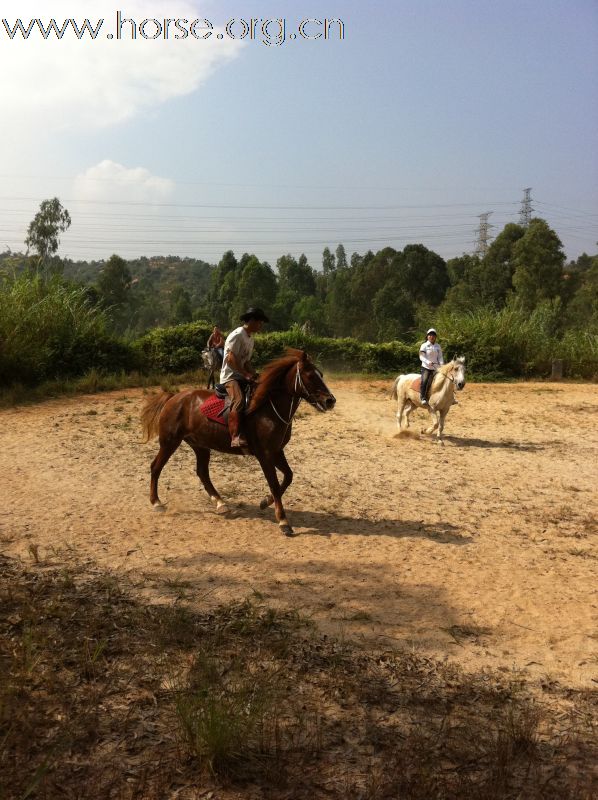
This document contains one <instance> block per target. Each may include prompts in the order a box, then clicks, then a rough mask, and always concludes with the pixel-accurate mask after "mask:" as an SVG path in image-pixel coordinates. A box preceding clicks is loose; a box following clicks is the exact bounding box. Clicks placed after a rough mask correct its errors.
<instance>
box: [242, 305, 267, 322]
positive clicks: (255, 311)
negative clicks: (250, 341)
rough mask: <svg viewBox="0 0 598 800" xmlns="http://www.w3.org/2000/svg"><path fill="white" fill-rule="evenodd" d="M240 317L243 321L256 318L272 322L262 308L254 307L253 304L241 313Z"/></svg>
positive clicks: (259, 320)
mask: <svg viewBox="0 0 598 800" xmlns="http://www.w3.org/2000/svg"><path fill="white" fill-rule="evenodd" d="M240 319H241V320H242V321H243V322H249V320H250V319H256V320H257V321H258V322H270V320H269V319H268V317H267V316H266V315H265V314H264V312H263V311H262V309H261V308H254V307H253V306H252V307H251V308H248V309H247V311H246V312H245V313H244V314H241V317H240Z"/></svg>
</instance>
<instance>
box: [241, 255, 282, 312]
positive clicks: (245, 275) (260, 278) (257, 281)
mask: <svg viewBox="0 0 598 800" xmlns="http://www.w3.org/2000/svg"><path fill="white" fill-rule="evenodd" d="M276 290H277V283H276V275H275V274H274V271H273V270H272V267H271V266H270V265H269V264H268V263H267V262H265V261H264V262H263V263H261V262H260V261H259V260H258V258H257V257H256V256H249V257H248V259H247V261H246V263H245V266H244V268H243V272H242V273H241V277H240V278H239V285H238V289H237V294H236V297H235V300H234V303H233V310H234V320H231V321H235V320H236V319H238V317H239V315H240V314H242V313H243V312H244V311H245V310H246V309H247V308H248V307H249V306H259V307H260V308H263V309H264V311H265V312H266V314H267V313H268V311H269V310H270V309H271V308H272V306H273V305H274V301H275V299H276Z"/></svg>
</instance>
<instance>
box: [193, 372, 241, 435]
mask: <svg viewBox="0 0 598 800" xmlns="http://www.w3.org/2000/svg"><path fill="white" fill-rule="evenodd" d="M239 385H240V386H241V391H242V392H243V397H244V400H245V402H244V408H245V409H246V408H248V407H249V403H250V401H251V395H252V394H253V383H252V382H251V381H246V380H239ZM230 406H231V401H230V397H229V396H228V394H227V392H226V386H225V385H224V384H223V383H217V384H216V386H215V387H214V394H213V395H211V396H210V397H208V398H207V400H204V402H203V403H202V404H201V406H200V407H199V410H200V412H201V413H202V414H203V415H204V417H207V418H208V419H210V420H212V422H217V423H218V424H219V425H228V415H229V412H230Z"/></svg>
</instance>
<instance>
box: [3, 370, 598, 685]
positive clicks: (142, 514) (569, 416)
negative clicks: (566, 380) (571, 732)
mask: <svg viewBox="0 0 598 800" xmlns="http://www.w3.org/2000/svg"><path fill="white" fill-rule="evenodd" d="M329 383H330V388H331V389H332V391H333V392H334V393H335V395H336V397H337V400H338V403H337V407H336V409H335V410H334V411H333V412H332V413H330V414H318V413H317V412H315V411H314V410H313V409H311V408H309V407H303V406H302V408H301V409H300V412H299V414H298V417H297V419H296V424H295V427H294V433H293V438H292V440H291V442H290V445H289V446H288V448H287V451H286V452H287V456H288V460H289V463H290V464H291V466H292V468H293V469H294V472H295V480H294V483H293V484H292V486H291V487H290V489H289V491H288V492H287V494H286V496H285V501H286V508H287V512H288V514H289V519H290V521H291V524H292V525H293V526H294V528H295V530H296V532H297V533H299V534H300V535H299V536H298V537H297V538H294V539H287V538H285V537H283V536H282V535H281V534H280V533H279V530H278V526H277V525H276V523H275V521H274V512H273V510H272V508H270V509H267V510H266V511H264V512H261V511H259V509H258V504H259V501H260V500H261V499H262V497H263V496H264V495H265V493H266V484H265V479H264V478H263V476H262V474H261V471H260V469H259V467H258V465H257V463H256V462H255V460H254V459H252V458H231V457H225V456H221V455H219V454H215V455H214V456H213V458H212V465H211V473H212V478H213V481H214V483H215V485H216V487H217V488H218V489H219V491H220V492H221V494H222V495H223V497H224V498H225V500H226V501H227V503H228V504H229V505H230V506H231V509H232V511H231V513H230V514H229V515H227V516H218V515H217V514H216V513H215V510H214V508H213V506H212V505H211V504H210V501H209V499H208V497H207V495H206V494H205V492H204V490H203V487H201V486H200V484H199V480H198V479H197V477H196V475H195V462H194V456H193V453H192V451H191V450H190V449H189V448H188V447H187V446H186V445H183V446H181V448H180V449H179V451H178V452H177V453H176V454H175V456H174V457H173V458H172V459H171V461H170V462H169V464H168V465H167V466H166V468H165V470H164V472H163V474H162V479H161V482H160V497H161V499H162V501H163V502H164V503H166V504H167V511H166V513H164V514H158V513H156V512H154V511H153V510H152V508H151V506H150V503H149V499H148V492H149V465H150V462H151V460H152V458H153V456H154V455H155V453H156V450H157V446H156V443H155V442H150V443H149V444H141V443H140V441H141V429H140V425H139V412H140V408H141V405H142V403H143V400H144V394H143V392H142V391H141V390H128V391H126V392H124V393H123V391H119V392H112V393H110V394H102V395H94V396H82V397H76V398H73V399H61V400H53V401H49V402H45V403H42V404H40V405H32V406H26V407H19V408H16V409H11V410H3V411H1V412H0V418H1V424H2V442H3V455H4V458H3V461H2V466H1V473H2V483H3V486H4V489H5V498H6V499H7V503H6V504H5V507H4V510H3V511H1V512H0V537H1V538H0V544H1V546H2V550H3V551H4V552H5V553H6V554H7V555H11V556H18V557H20V558H22V559H23V560H24V561H30V560H31V559H33V558H36V557H37V558H39V559H42V561H45V562H46V563H52V564H53V565H56V564H60V561H61V558H62V557H63V554H64V553H65V548H69V549H71V550H73V549H74V551H75V552H76V553H77V554H78V555H79V556H80V557H81V558H83V559H91V560H93V561H95V562H97V563H99V564H100V565H102V566H105V567H107V568H109V569H111V570H116V571H119V572H121V573H124V574H127V575H128V576H129V578H130V580H131V581H132V582H133V584H134V586H135V587H137V589H138V590H139V591H141V592H143V593H144V594H145V595H147V596H148V597H151V598H152V599H157V600H168V601H171V602H172V600H173V599H174V598H176V597H177V596H181V595H183V596H184V597H186V598H187V599H188V600H190V601H191V602H194V601H197V602H198V603H201V605H202V606H204V607H205V604H206V602H208V603H214V604H217V603H220V602H222V601H226V600H229V599H233V598H236V599H240V598H243V597H245V596H247V595H250V594H252V593H253V592H257V593H259V595H260V596H262V597H263V598H264V599H265V600H266V602H268V603H269V604H272V605H287V604H288V605H290V606H292V607H294V608H297V609H300V610H301V611H302V612H303V613H305V614H308V615H310V616H312V617H313V618H314V619H315V620H316V621H317V623H318V625H319V626H320V627H321V628H322V629H323V630H324V631H325V632H327V633H332V634H334V635H336V636H342V637H347V638H351V639H354V640H356V641H357V642H363V643H365V644H366V645H367V646H368V647H373V648H376V649H380V650H385V649H400V650H405V649H407V650H414V651H416V652H420V653H424V654H428V655H432V656H434V657H437V658H441V659H442V658H446V659H450V660H453V661H456V662H458V663H459V664H460V665H461V666H462V667H463V668H464V669H466V670H480V669H482V668H484V667H490V668H494V669H499V670H503V671H505V672H510V671H516V672H518V673H523V675H525V676H526V677H527V678H528V679H529V680H530V682H532V683H536V684H537V685H540V684H545V683H546V682H548V683H554V682H555V681H556V682H558V683H560V684H561V685H563V686H570V687H586V688H594V689H595V688H596V685H597V683H598V625H597V621H598V596H597V589H598V579H597V578H598V548H597V547H596V534H597V533H598V523H597V518H598V514H597V505H598V504H597V494H596V485H597V477H598V476H597V463H598V459H596V454H597V452H598V447H597V445H598V426H597V425H596V422H597V421H598V416H597V412H598V387H596V386H592V385H577V384H541V383H526V384H509V385H497V384H492V385H486V384H468V385H467V387H466V388H465V390H464V391H463V392H462V393H461V394H460V396H459V402H460V404H459V406H455V407H454V408H453V409H452V410H451V412H450V413H449V415H448V417H447V421H446V426H445V435H446V437H445V440H446V445H445V446H444V447H439V446H438V445H437V444H436V442H435V441H434V440H433V439H432V438H431V437H429V436H420V435H419V431H420V430H421V429H422V428H423V427H424V423H425V424H427V418H428V417H427V414H424V412H422V411H418V412H414V414H413V415H412V428H411V430H412V431H414V435H411V436H401V437H397V436H396V424H395V418H394V411H395V408H394V403H393V402H392V401H391V400H390V399H389V391H390V384H391V382H390V381H388V382H379V381H367V380H366V381H363V380H359V381H357V380H336V381H335V380H330V381H329Z"/></svg>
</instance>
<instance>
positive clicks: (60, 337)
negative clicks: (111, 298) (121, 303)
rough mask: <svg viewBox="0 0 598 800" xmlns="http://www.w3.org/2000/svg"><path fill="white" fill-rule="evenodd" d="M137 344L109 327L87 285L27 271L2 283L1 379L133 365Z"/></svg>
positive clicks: (30, 379)
mask: <svg viewBox="0 0 598 800" xmlns="http://www.w3.org/2000/svg"><path fill="white" fill-rule="evenodd" d="M134 367H135V357H134V352H133V350H132V349H131V348H130V347H129V346H128V345H126V344H125V343H124V342H121V341H119V340H118V339H115V338H114V337H113V336H111V335H110V334H109V333H108V331H107V320H106V316H105V314H104V313H103V312H102V311H101V309H100V308H98V306H96V305H94V304H93V303H92V302H91V301H90V300H89V297H88V295H87V292H86V290H85V289H84V288H83V287H75V286H72V285H70V284H68V283H65V282H64V281H62V280H61V279H60V278H53V279H51V280H49V281H44V280H43V279H42V278H41V277H40V276H39V275H32V274H30V273H24V274H21V275H20V276H17V277H8V278H5V279H4V280H3V281H2V282H1V283H0V382H1V383H3V384H5V385H8V384H13V383H23V384H25V385H32V384H36V383H40V382H41V381H44V380H51V379H56V378H62V377H70V376H75V375H80V374H82V373H83V372H86V371H87V370H89V369H92V368H96V369H99V370H105V371H110V372H114V371H118V370H121V369H125V370H130V369H133V368H134Z"/></svg>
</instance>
